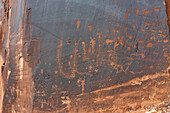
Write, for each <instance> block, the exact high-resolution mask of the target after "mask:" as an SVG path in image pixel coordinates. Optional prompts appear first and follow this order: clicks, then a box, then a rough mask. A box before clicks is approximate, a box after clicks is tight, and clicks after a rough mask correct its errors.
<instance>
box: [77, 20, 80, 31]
mask: <svg viewBox="0 0 170 113" xmlns="http://www.w3.org/2000/svg"><path fill="white" fill-rule="evenodd" d="M79 27H80V19H78V20H77V29H79Z"/></svg>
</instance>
